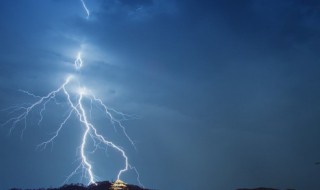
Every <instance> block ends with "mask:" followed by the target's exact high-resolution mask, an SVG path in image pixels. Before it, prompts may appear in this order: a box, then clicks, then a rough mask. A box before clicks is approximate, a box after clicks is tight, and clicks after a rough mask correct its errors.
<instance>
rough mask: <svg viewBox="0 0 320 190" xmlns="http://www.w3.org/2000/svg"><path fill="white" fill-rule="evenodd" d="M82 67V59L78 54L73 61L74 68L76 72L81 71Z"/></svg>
mask: <svg viewBox="0 0 320 190" xmlns="http://www.w3.org/2000/svg"><path fill="white" fill-rule="evenodd" d="M82 65H83V62H82V58H81V52H79V53H78V55H77V58H76V60H75V61H74V66H75V68H76V69H77V70H79V69H81V67H82Z"/></svg>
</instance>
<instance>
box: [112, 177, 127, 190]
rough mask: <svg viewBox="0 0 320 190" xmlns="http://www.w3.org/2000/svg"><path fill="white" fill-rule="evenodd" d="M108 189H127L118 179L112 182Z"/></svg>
mask: <svg viewBox="0 0 320 190" xmlns="http://www.w3.org/2000/svg"><path fill="white" fill-rule="evenodd" d="M110 190H129V189H128V187H127V186H126V184H125V183H124V182H123V181H121V180H120V179H118V180H117V181H115V182H114V183H113V184H112V186H111V187H110Z"/></svg>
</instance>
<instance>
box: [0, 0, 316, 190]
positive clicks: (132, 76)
mask: <svg viewBox="0 0 320 190" xmlns="http://www.w3.org/2000/svg"><path fill="white" fill-rule="evenodd" d="M85 2H86V4H87V7H88V8H89V9H90V11H91V15H90V17H89V19H86V14H85V11H84V10H83V7H82V4H81V1H80V0H72V1H64V0H1V1H0V105H1V109H4V108H7V107H10V106H14V105H23V104H24V103H31V102H33V101H35V99H33V98H32V97H30V96H27V95H26V94H24V93H21V92H20V91H19V89H22V90H28V91H30V92H32V93H34V94H36V95H42V96H43V95H46V94H47V93H48V92H50V91H51V90H54V89H57V88H58V87H59V86H60V85H61V84H62V83H63V81H64V80H65V78H66V76H68V75H70V74H76V75H78V76H79V81H80V82H81V84H83V85H84V86H85V87H86V88H88V89H91V90H92V91H94V92H95V93H96V95H97V96H99V97H101V99H103V101H104V102H106V104H108V105H110V106H111V107H113V108H115V109H117V110H120V111H122V112H124V113H128V114H134V115H136V116H138V117H137V118H136V119H132V120H129V121H124V124H125V125H126V126H127V132H128V134H129V135H130V136H131V138H132V139H133V140H134V142H135V143H136V147H137V149H136V150H135V149H134V148H133V147H132V146H130V143H128V141H127V140H126V139H125V138H123V136H122V135H121V132H120V131H119V132H114V131H113V130H110V131H105V133H104V135H106V136H108V137H110V138H111V139H113V140H114V141H115V142H116V143H117V144H119V145H120V146H121V147H123V148H124V149H125V150H126V151H127V153H128V155H129V159H130V162H131V163H132V165H134V166H135V167H136V168H137V169H138V170H139V172H140V179H141V181H142V183H143V184H144V185H145V186H146V187H149V188H154V189H168V190H169V189H178V190H194V189H208V187H209V189H221V190H222V189H230V190H232V189H236V188H239V187H257V186H266V187H274V188H283V189H284V188H296V189H308V190H318V189H319V188H320V180H319V179H320V166H319V165H316V164H315V163H316V162H317V161H320V140H319V137H320V126H319V125H320V100H319V97H320V86H319V85H320V70H319V69H320V65H319V61H320V57H319V52H318V51H319V44H320V3H319V2H318V1H316V0H310V1H303V0H283V1H277V0H243V1H236V0H235V1H224V0H208V1H207V0H201V1H198V0H87V1H85ZM78 51H81V52H82V57H83V61H84V66H83V68H82V69H81V71H80V72H79V71H78V72H77V71H75V70H74V67H73V62H74V60H75V57H76V56H77V52H78ZM63 100H64V99H63V97H57V103H58V105H56V104H55V103H54V102H52V103H50V104H48V106H47V108H48V111H47V112H45V113H44V120H43V122H42V123H41V124H40V125H38V124H37V123H38V120H39V109H41V107H40V108H39V109H38V110H34V112H32V113H31V114H30V116H29V117H28V119H27V129H26V130H25V131H24V135H23V137H21V133H22V130H23V127H24V125H23V122H22V123H19V124H18V125H17V127H16V129H15V130H14V131H13V132H12V133H11V134H10V135H8V132H9V131H10V127H11V125H4V126H2V127H1V128H0V161H1V162H0V189H8V188H10V187H21V188H39V187H57V186H60V185H62V183H63V181H64V180H65V179H66V177H67V176H68V175H69V174H70V173H71V172H72V171H73V169H74V168H75V167H76V166H77V163H78V162H79V160H77V155H79V151H77V147H78V146H79V143H80V140H81V135H82V133H83V127H81V126H80V125H79V122H77V120H76V118H72V119H71V120H70V121H68V123H67V125H66V127H65V128H64V129H63V131H62V132H61V136H59V137H58V138H57V139H56V141H55V143H54V144H53V145H52V146H48V147H47V149H45V150H38V149H36V146H37V145H38V144H39V143H41V142H43V141H44V140H47V139H48V138H49V137H51V136H52V134H53V132H54V131H55V130H56V129H57V127H58V125H59V122H61V120H63V119H62V118H63V117H65V113H66V112H65V110H64V109H65V107H63V106H62V108H61V107H59V104H63ZM12 116H13V115H12V114H10V111H8V110H7V111H5V110H4V111H1V112H0V121H1V123H4V122H5V121H7V120H8V119H9V118H10V117H12ZM93 118H94V119H95V124H96V125H97V126H100V128H102V130H103V127H104V126H105V127H110V126H108V125H105V124H106V123H107V121H105V120H104V119H103V117H102V115H101V114H98V113H97V115H94V116H93ZM111 129H112V128H111ZM88 152H89V150H88ZM89 154H90V153H89ZM90 160H91V161H92V163H94V171H95V173H96V175H97V176H99V180H115V179H116V173H117V171H118V170H119V169H120V168H121V164H123V163H122V162H121V161H122V160H121V157H119V155H118V154H117V153H116V152H114V151H113V150H109V149H108V150H107V151H102V152H98V153H96V154H90ZM80 178H81V175H76V176H74V177H73V178H72V179H71V180H70V183H76V182H86V180H84V181H81V179H80ZM123 180H124V181H126V182H129V183H134V184H137V181H136V176H135V174H134V172H132V171H130V172H128V173H126V174H125V175H124V176H123Z"/></svg>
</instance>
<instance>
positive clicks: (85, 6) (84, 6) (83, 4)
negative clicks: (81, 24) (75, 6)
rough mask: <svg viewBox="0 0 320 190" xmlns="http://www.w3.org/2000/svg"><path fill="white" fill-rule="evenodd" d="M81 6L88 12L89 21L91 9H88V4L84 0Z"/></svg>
mask: <svg viewBox="0 0 320 190" xmlns="http://www.w3.org/2000/svg"><path fill="white" fill-rule="evenodd" d="M81 4H82V7H83V9H84V10H85V12H86V14H87V17H86V18H87V19H89V17H90V11H89V9H88V8H87V5H86V3H85V2H84V0H81Z"/></svg>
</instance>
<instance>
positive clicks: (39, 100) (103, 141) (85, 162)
mask: <svg viewBox="0 0 320 190" xmlns="http://www.w3.org/2000/svg"><path fill="white" fill-rule="evenodd" d="M81 3H82V6H83V8H84V10H85V12H86V14H87V17H86V18H87V19H88V18H89V16H90V11H89V10H88V8H87V6H86V4H85V2H84V1H83V0H81ZM74 66H75V69H76V70H77V71H78V70H80V69H81V68H82V66H83V61H82V57H81V52H79V53H78V55H77V57H76V59H75V61H74ZM74 87H76V88H77V90H76V91H74V90H73V89H74ZM20 91H21V92H22V93H24V94H26V95H28V96H30V97H32V98H34V99H36V100H35V101H34V102H33V103H32V104H24V105H22V106H13V107H10V108H8V109H5V110H1V111H9V115H14V116H13V117H11V118H10V119H8V120H7V121H6V122H4V123H3V124H2V126H5V125H11V128H10V131H9V133H11V132H12V131H13V130H14V129H15V128H16V127H17V126H18V124H20V123H22V124H23V129H22V133H21V136H23V133H24V131H25V130H26V128H27V119H28V116H29V114H30V113H31V112H35V111H39V120H38V125H40V123H41V122H42V121H43V114H44V112H45V111H46V109H47V105H48V103H50V102H51V101H56V103H57V100H56V98H57V97H58V96H59V97H64V99H65V101H66V104H67V105H68V106H69V110H68V112H67V116H66V117H65V118H64V119H63V121H62V122H61V123H60V125H59V127H58V129H57V130H56V131H55V133H54V134H53V136H52V137H51V138H49V139H48V140H46V141H44V142H42V143H40V144H38V145H37V149H40V150H44V149H45V148H47V146H48V145H52V144H53V142H54V141H55V139H56V138H58V136H59V134H60V133H61V131H62V129H63V128H64V127H65V126H66V125H67V123H68V121H69V120H70V118H71V117H72V116H75V117H76V118H78V121H79V123H81V126H82V127H83V128H84V132H83V134H82V140H81V144H80V146H79V149H80V163H79V165H78V167H76V168H75V170H74V171H73V172H71V174H70V175H69V176H68V177H67V179H66V181H65V183H66V182H67V181H68V180H69V179H71V178H72V177H73V176H75V175H76V174H79V173H81V174H82V175H81V176H82V177H81V179H83V178H86V179H87V180H88V182H89V184H95V183H96V180H97V176H96V175H95V174H94V172H93V164H94V163H93V161H92V160H91V159H90V158H89V156H88V153H90V151H89V150H87V149H89V148H88V146H89V145H88V140H89V139H90V140H92V142H93V148H94V150H93V151H91V153H94V152H95V151H96V150H97V149H102V150H106V148H107V147H110V148H112V149H114V150H115V151H116V152H118V153H119V155H120V156H121V157H122V159H123V163H124V164H123V168H122V169H120V170H119V172H118V174H117V179H121V176H122V174H124V172H126V171H128V170H129V169H131V170H133V171H134V172H135V173H136V175H137V181H138V183H139V184H140V185H141V186H142V184H141V182H140V179H139V173H138V172H137V170H136V168H135V167H133V166H131V165H130V163H129V159H128V156H127V154H126V152H125V151H124V149H123V148H121V147H120V146H118V145H117V144H115V143H114V142H112V141H110V140H109V139H107V138H106V137H104V136H103V135H102V134H101V133H99V131H98V129H97V128H96V127H95V126H94V124H93V123H92V121H90V120H91V119H90V118H92V117H91V114H92V104H95V105H96V106H99V107H100V109H101V110H102V111H103V113H104V115H105V116H106V117H107V118H108V119H109V121H110V122H111V124H112V125H113V127H114V128H116V127H119V128H120V129H121V130H122V132H123V134H124V135H125V137H126V138H127V139H128V141H129V142H130V143H131V144H132V146H133V147H134V148H135V145H134V142H133V140H132V139H131V138H130V137H129V135H128V134H127V132H126V129H125V127H124V126H123V124H122V122H121V121H122V120H128V119H129V118H132V117H131V116H129V115H126V114H124V113H122V112H119V111H117V110H114V109H112V108H109V107H108V106H107V105H106V104H104V103H103V101H102V100H101V99H99V98H97V97H96V96H95V95H94V93H93V92H92V91H90V90H88V89H86V88H85V87H83V86H81V84H80V82H79V80H78V78H77V77H74V76H72V75H70V76H68V77H67V78H66V80H65V81H64V83H63V84H62V85H61V86H60V87H59V88H57V89H56V90H53V91H51V92H49V93H48V94H47V95H45V96H38V95H35V94H33V93H31V92H28V91H25V90H20ZM85 99H87V100H89V101H90V102H91V104H90V106H91V108H90V110H89V111H88V110H87V109H86V107H85V106H84V100H85ZM88 112H89V115H88ZM117 118H122V119H117Z"/></svg>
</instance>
